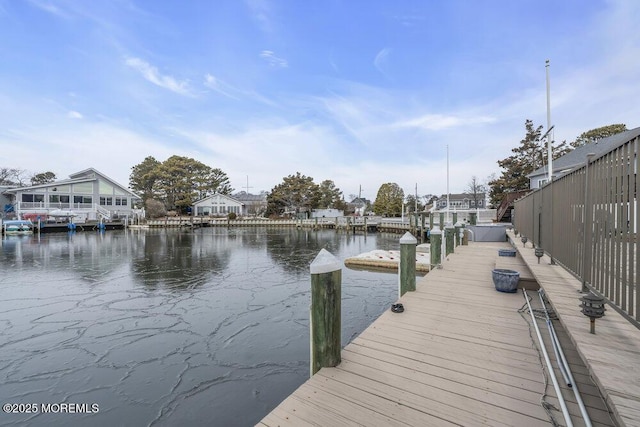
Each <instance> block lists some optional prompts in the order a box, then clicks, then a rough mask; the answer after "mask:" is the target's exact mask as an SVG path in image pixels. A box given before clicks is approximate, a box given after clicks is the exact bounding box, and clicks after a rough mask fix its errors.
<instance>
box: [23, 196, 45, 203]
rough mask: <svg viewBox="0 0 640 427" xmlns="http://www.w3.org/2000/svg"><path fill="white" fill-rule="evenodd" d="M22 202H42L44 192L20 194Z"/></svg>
mask: <svg viewBox="0 0 640 427" xmlns="http://www.w3.org/2000/svg"><path fill="white" fill-rule="evenodd" d="M22 201H23V202H44V194H22Z"/></svg>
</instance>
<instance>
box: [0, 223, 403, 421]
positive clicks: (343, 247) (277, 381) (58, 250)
mask: <svg viewBox="0 0 640 427" xmlns="http://www.w3.org/2000/svg"><path fill="white" fill-rule="evenodd" d="M398 239H399V236H395V235H388V236H383V235H369V236H368V237H366V238H365V236H362V235H358V236H353V235H344V234H337V233H335V232H334V231H331V230H320V231H310V230H297V229H255V228H244V229H240V228H238V229H229V230H227V229H224V228H211V229H195V230H191V229H188V230H158V231H149V232H126V231H121V232H120V231H108V232H106V233H102V234H100V233H97V232H96V233H93V232H85V233H77V234H49V235H42V236H40V237H38V236H37V235H36V236H9V237H8V238H6V239H4V240H2V246H1V247H0V251H1V252H0V268H1V269H2V272H3V273H2V275H1V276H0V382H1V383H2V384H3V386H2V387H1V388H0V400H1V401H3V402H17V403H20V402H23V403H24V402H37V403H51V402H58V403H60V402H75V403H98V404H99V405H100V412H99V413H98V414H85V415H82V414H73V415H72V414H69V415H60V414H56V415H55V416H54V415H52V414H37V415H35V416H28V415H6V414H3V416H2V417H0V423H4V424H8V425H21V424H29V425H36V426H40V425H42V426H45V425H46V426H56V425H59V426H62V425H85V424H88V423H91V424H92V425H94V426H103V425H104V426H110V425H136V426H138V425H167V426H172V425H212V424H213V425H253V424H255V423H256V422H258V421H259V420H260V419H261V418H262V416H264V415H265V414H266V412H268V411H269V410H271V409H272V408H273V407H275V405H277V404H278V403H279V402H280V401H281V400H282V399H283V398H284V397H285V396H286V395H288V394H289V393H291V391H293V390H294V389H295V388H296V387H297V386H298V385H299V384H301V383H302V382H303V381H304V380H305V379H306V378H307V377H308V369H309V367H308V359H309V336H308V328H309V321H308V314H309V311H308V310H309V286H310V285H309V284H310V277H309V263H310V262H311V260H312V259H313V258H314V257H315V255H316V254H317V253H318V251H319V250H320V249H321V248H326V249H328V250H329V251H330V252H332V253H333V254H334V255H336V257H338V258H339V259H344V258H346V257H348V256H351V255H355V254H357V253H360V252H364V251H368V250H373V249H397V247H398ZM396 292H397V276H396V275H393V274H382V273H370V272H358V271H352V270H348V269H343V344H346V343H347V342H348V341H349V340H350V339H352V338H353V337H354V336H355V335H356V334H358V333H359V332H360V331H362V330H363V329H364V328H365V327H366V326H367V325H368V324H369V323H370V322H371V321H372V320H373V319H374V318H376V317H377V316H378V315H379V314H380V313H381V312H382V311H383V310H385V309H386V308H387V307H388V305H389V303H390V302H392V301H393V300H395V297H396Z"/></svg>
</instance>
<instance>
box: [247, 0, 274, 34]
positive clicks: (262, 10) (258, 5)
mask: <svg viewBox="0 0 640 427" xmlns="http://www.w3.org/2000/svg"><path fill="white" fill-rule="evenodd" d="M246 4H247V7H248V8H249V11H250V13H251V17H252V18H253V19H254V20H255V21H256V22H257V23H258V26H259V27H260V29H261V30H262V31H264V32H265V33H272V32H273V24H272V18H271V5H270V4H269V2H268V1H267V0H247V1H246Z"/></svg>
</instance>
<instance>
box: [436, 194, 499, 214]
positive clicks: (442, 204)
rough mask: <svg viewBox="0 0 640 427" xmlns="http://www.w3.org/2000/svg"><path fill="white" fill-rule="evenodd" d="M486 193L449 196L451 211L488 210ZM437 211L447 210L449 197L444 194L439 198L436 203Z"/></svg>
mask: <svg viewBox="0 0 640 427" xmlns="http://www.w3.org/2000/svg"><path fill="white" fill-rule="evenodd" d="M485 198H486V196H485V193H477V194H475V195H474V194H468V193H461V194H449V204H450V206H449V207H450V209H455V210H465V209H484V208H486V206H487V205H486V201H485ZM435 206H436V210H442V209H446V208H447V195H446V194H443V195H442V196H440V197H438V200H437V201H436V205H435Z"/></svg>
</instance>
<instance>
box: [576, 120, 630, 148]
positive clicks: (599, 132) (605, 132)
mask: <svg viewBox="0 0 640 427" xmlns="http://www.w3.org/2000/svg"><path fill="white" fill-rule="evenodd" d="M626 130H627V125H625V124H624V123H619V124H614V125H608V126H602V127H599V128H595V129H591V130H588V131H586V132H583V133H582V134H580V136H579V137H577V138H576V140H575V141H573V142H572V143H571V146H572V147H580V146H582V145H585V144H590V143H592V142H595V141H597V140H598V139H602V138H607V137H609V136H612V135H615V134H617V133H620V132H624V131H626Z"/></svg>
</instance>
